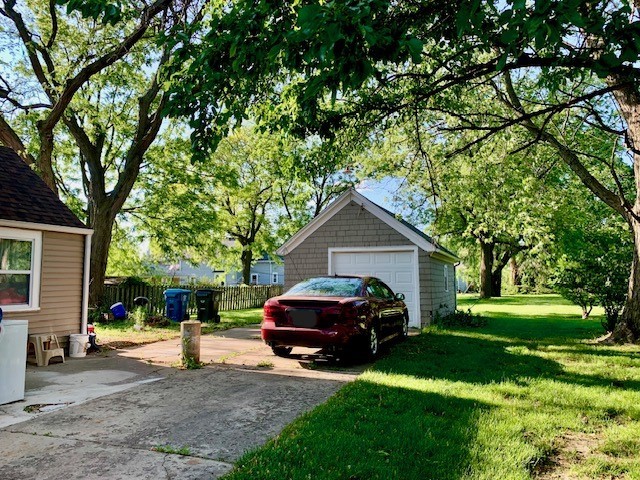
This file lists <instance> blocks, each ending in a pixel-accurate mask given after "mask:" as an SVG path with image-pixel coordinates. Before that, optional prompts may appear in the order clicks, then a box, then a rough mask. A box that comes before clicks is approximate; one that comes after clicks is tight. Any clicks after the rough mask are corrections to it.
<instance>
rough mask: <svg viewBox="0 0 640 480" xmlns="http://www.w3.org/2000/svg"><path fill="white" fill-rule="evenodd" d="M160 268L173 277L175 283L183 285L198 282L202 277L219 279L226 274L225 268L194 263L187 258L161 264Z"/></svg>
mask: <svg viewBox="0 0 640 480" xmlns="http://www.w3.org/2000/svg"><path fill="white" fill-rule="evenodd" d="M159 268H160V270H162V271H163V272H164V274H165V275H167V276H168V277H169V278H170V279H172V281H173V283H176V284H181V285H184V284H186V283H198V281H201V280H202V279H206V280H207V281H210V282H214V281H218V280H220V278H221V276H222V275H223V274H224V271H223V270H216V269H214V268H211V267H209V266H208V265H205V264H204V263H201V264H199V265H192V264H191V263H189V262H188V261H186V260H178V261H177V262H176V263H172V264H171V265H160V266H159Z"/></svg>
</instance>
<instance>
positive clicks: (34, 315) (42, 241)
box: [0, 147, 92, 343]
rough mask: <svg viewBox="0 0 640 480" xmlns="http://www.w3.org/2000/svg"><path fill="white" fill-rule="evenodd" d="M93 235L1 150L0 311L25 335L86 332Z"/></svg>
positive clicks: (6, 150)
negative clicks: (19, 323) (23, 325)
mask: <svg viewBox="0 0 640 480" xmlns="http://www.w3.org/2000/svg"><path fill="white" fill-rule="evenodd" d="M91 233H92V230H91V229H89V228H87V227H86V226H85V225H84V224H83V223H82V222H81V221H80V220H79V219H78V218H77V217H76V216H75V215H74V214H73V212H71V210H69V208H67V206H66V205H65V204H64V203H62V202H61V201H60V200H59V199H58V197H57V196H56V195H55V193H54V192H53V191H52V190H51V189H50V188H49V187H48V186H47V185H46V184H45V183H44V182H43V181H42V180H41V179H40V177H39V176H38V175H37V174H36V173H35V172H33V171H32V170H31V168H29V166H28V165H27V164H25V163H24V162H23V161H22V160H21V159H20V157H18V155H16V154H15V152H14V151H13V150H11V149H10V148H7V147H0V308H2V311H3V313H4V317H5V318H7V319H14V320H28V321H29V334H41V333H55V334H56V335H57V336H58V338H59V339H60V340H61V341H62V343H66V342H67V340H68V335H69V334H71V333H86V329H87V306H88V290H89V288H88V287H89V257H90V245H91Z"/></svg>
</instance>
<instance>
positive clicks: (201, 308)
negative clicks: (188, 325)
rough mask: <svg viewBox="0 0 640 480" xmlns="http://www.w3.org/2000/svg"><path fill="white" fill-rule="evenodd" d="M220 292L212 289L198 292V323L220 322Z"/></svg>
mask: <svg viewBox="0 0 640 480" xmlns="http://www.w3.org/2000/svg"><path fill="white" fill-rule="evenodd" d="M219 298H220V292H219V291H218V290H214V289H212V288H203V289H201V290H196V306H197V307H198V321H200V322H211V321H213V322H214V323H218V322H220V315H218V307H219V304H220V300H219Z"/></svg>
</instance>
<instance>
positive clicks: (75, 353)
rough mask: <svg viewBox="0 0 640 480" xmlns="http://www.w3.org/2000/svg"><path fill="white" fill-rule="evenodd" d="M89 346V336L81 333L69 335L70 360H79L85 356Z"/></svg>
mask: <svg viewBox="0 0 640 480" xmlns="http://www.w3.org/2000/svg"><path fill="white" fill-rule="evenodd" d="M88 346H89V335H84V334H82V333H72V334H71V335H69V356H70V357H71V358H81V357H85V356H86V355H87V347H88Z"/></svg>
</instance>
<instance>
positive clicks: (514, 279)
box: [509, 257, 522, 287]
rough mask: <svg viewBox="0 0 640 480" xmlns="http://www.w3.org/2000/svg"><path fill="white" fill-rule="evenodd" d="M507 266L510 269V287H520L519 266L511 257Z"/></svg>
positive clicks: (520, 274)
mask: <svg viewBox="0 0 640 480" xmlns="http://www.w3.org/2000/svg"><path fill="white" fill-rule="evenodd" d="M509 266H510V267H511V285H513V286H514V287H519V286H521V285H522V272H521V271H520V265H518V261H517V260H516V258H515V257H511V260H509Z"/></svg>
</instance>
